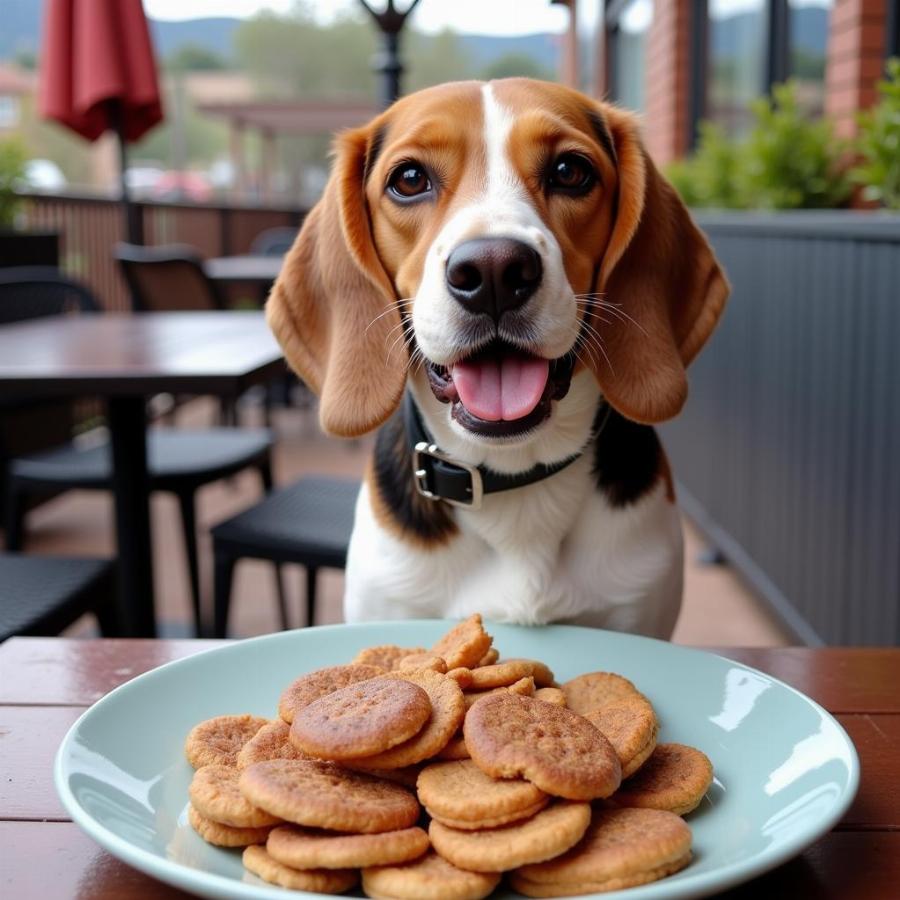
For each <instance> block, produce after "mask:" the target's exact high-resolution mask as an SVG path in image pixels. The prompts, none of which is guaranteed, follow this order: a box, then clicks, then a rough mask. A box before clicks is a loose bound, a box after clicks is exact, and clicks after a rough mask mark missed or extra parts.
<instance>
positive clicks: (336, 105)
mask: <svg viewBox="0 0 900 900" xmlns="http://www.w3.org/2000/svg"><path fill="white" fill-rule="evenodd" d="M197 108H198V110H199V112H201V113H203V114H204V115H208V116H214V117H217V118H221V119H225V120H226V121H227V122H228V127H229V132H230V135H231V140H230V146H231V163H232V165H233V166H234V172H235V190H236V191H237V193H238V195H239V196H246V192H247V189H248V187H249V183H248V171H247V159H246V155H245V153H244V136H245V135H246V133H247V132H248V131H250V130H254V131H257V132H258V133H259V135H260V137H261V139H262V158H261V161H260V167H259V185H260V192H261V199H262V200H263V201H265V202H271V201H272V200H273V199H274V190H273V184H272V176H273V175H274V173H275V171H276V169H277V163H278V160H277V151H276V144H275V139H276V137H277V136H278V135H281V134H292V135H318V134H333V133H334V132H336V131H340V130H341V129H342V128H353V127H355V126H357V125H361V124H363V123H364V122H367V121H368V120H369V119H371V118H372V116H374V115H375V113H376V112H377V109H376V108H375V105H374V104H373V103H372V102H371V101H368V100H356V99H351V100H339V99H336V100H299V101H249V102H241V103H203V104H200V105H199V106H198V107H197Z"/></svg>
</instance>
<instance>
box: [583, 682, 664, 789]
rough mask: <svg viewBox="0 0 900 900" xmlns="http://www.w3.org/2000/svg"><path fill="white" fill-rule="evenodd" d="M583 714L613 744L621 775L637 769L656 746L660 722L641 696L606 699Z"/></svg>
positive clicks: (631, 772) (631, 773) (629, 773)
mask: <svg viewBox="0 0 900 900" xmlns="http://www.w3.org/2000/svg"><path fill="white" fill-rule="evenodd" d="M585 718H586V719H587V720H588V721H589V722H591V723H593V724H594V725H595V726H596V727H597V728H598V729H599V730H600V731H601V732H602V733H603V735H604V736H605V737H606V739H607V740H608V741H609V742H610V743H611V744H612V745H613V749H614V750H615V751H616V754H617V755H618V757H619V762H620V763H621V765H622V778H623V779H624V778H628V776H629V775H633V774H634V773H635V772H637V770H638V769H639V768H640V767H641V766H642V765H643V764H644V763H645V762H646V761H647V759H648V758H649V757H650V754H651V753H653V750H654V748H655V747H656V736H657V734H658V733H659V723H658V722H657V720H656V713H655V712H654V711H653V707H652V706H651V705H650V702H649V701H648V700H647V699H646V698H644V697H642V696H635V697H626V698H625V699H624V700H617V701H616V702H614V703H609V704H608V705H606V706H602V707H601V708H600V709H597V710H595V711H594V712H589V713H585ZM635 805H637V804H635Z"/></svg>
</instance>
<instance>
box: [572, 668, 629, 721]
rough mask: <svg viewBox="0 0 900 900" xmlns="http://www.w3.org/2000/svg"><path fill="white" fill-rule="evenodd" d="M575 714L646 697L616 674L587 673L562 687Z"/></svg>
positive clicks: (582, 713) (625, 679)
mask: <svg viewBox="0 0 900 900" xmlns="http://www.w3.org/2000/svg"><path fill="white" fill-rule="evenodd" d="M560 687H561V688H562V691H563V693H564V694H565V695H566V703H567V704H568V707H569V709H571V710H572V711H573V712H577V713H580V714H581V715H584V714H585V713H589V712H594V711H595V710H598V709H600V708H601V707H603V706H607V705H608V704H610V703H616V702H618V701H619V700H626V699H628V698H631V697H643V696H644V695H643V694H642V693H641V692H640V691H639V690H638V689H637V688H636V687H635V686H634V685H633V684H632V683H631V682H630V681H629V680H628V679H627V678H623V677H622V676H621V675H616V674H615V672H586V673H585V674H584V675H578V676H577V677H575V678H572V679H570V680H569V681H567V682H565V684H562V685H560Z"/></svg>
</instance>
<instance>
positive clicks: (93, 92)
mask: <svg viewBox="0 0 900 900" xmlns="http://www.w3.org/2000/svg"><path fill="white" fill-rule="evenodd" d="M40 108H41V114H42V115H43V116H44V118H47V119H55V120H56V121H57V122H60V123H62V124H63V125H66V126H67V127H68V128H71V129H72V130H73V131H75V132H77V133H78V134H80V135H81V136H82V137H85V138H87V139H88V140H89V141H94V140H96V139H97V138H98V137H99V136H100V135H101V134H103V133H104V132H106V131H110V130H112V131H115V132H116V134H117V135H118V138H119V154H120V170H121V171H120V177H121V185H122V202H123V204H124V207H125V215H126V224H127V233H128V239H129V240H130V241H131V242H132V243H141V230H142V229H141V223H140V221H139V217H138V215H137V210H136V209H135V208H134V207H133V206H132V204H131V203H130V200H129V197H128V188H127V185H126V183H125V170H126V168H127V154H126V144H127V142H128V141H136V140H138V138H140V137H141V136H142V135H143V134H144V133H145V132H146V131H148V130H149V129H150V128H152V127H153V126H154V125H156V123H157V122H159V121H160V120H161V119H162V117H163V111H162V104H161V102H160V96H159V82H158V80H157V77H156V62H155V60H154V57H153V45H152V43H151V41H150V31H149V28H148V27H147V19H146V17H145V16H144V9H143V7H142V5H141V0H45V11H44V39H43V46H42V51H41V79H40Z"/></svg>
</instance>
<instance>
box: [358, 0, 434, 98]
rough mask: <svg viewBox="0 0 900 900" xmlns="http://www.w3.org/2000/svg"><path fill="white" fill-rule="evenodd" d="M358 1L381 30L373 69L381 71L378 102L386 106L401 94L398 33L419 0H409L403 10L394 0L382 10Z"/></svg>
mask: <svg viewBox="0 0 900 900" xmlns="http://www.w3.org/2000/svg"><path fill="white" fill-rule="evenodd" d="M359 2H360V3H362V5H363V7H364V8H365V10H366V12H367V13H368V14H369V15H370V16H371V17H372V19H373V20H374V22H375V24H376V25H377V26H378V29H379V31H380V32H381V37H382V49H381V52H380V53H378V54H377V55H376V56H375V71H376V72H379V73H380V74H381V105H382V107H384V108H387V107H388V106H390V105H391V104H392V103H393V102H394V101H395V100H396V99H397V98H398V97H399V96H400V78H401V76H402V75H403V63H402V62H401V61H400V33H401V32H402V31H403V26H404V25H405V24H406V19H407V17H408V16H409V14H410V13H411V12H412V11H413V10H414V9H415V8H416V6H418V4H419V0H412V3H410V4H409V6H408V7H407V8H406V9H405V10H404V11H401V10H399V9H397V7H396V6H395V5H394V0H387V4H386V6H385V7H384V9H382V10H376V9H375V8H374V7H373V6H372V5H371V4H370V2H369V0H359Z"/></svg>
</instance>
